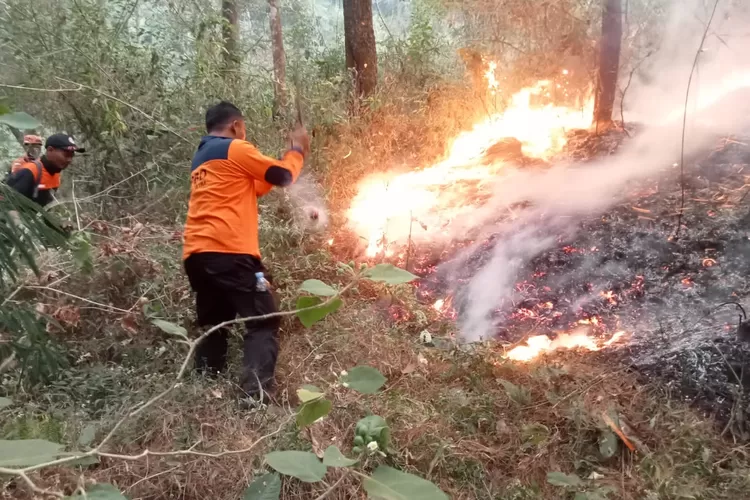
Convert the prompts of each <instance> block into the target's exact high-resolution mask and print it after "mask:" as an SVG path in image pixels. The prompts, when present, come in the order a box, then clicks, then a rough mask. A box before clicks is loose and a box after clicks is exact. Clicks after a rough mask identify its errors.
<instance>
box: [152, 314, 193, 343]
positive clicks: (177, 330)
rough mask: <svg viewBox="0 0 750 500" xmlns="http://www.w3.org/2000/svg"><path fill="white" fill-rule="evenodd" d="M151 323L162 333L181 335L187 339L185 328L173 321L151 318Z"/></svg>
mask: <svg viewBox="0 0 750 500" xmlns="http://www.w3.org/2000/svg"><path fill="white" fill-rule="evenodd" d="M151 323H152V324H153V325H154V326H156V327H158V328H159V329H160V330H161V331H163V332H164V333H168V334H170V335H174V336H176V337H182V338H183V339H185V340H187V339H188V336H187V330H185V329H184V328H183V327H181V326H180V325H175V324H174V323H170V322H169V321H164V320H161V319H152V320H151Z"/></svg>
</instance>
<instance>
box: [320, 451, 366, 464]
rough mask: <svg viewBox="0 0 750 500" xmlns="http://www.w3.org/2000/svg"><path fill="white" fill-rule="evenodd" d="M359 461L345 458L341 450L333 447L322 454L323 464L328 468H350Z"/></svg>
mask: <svg viewBox="0 0 750 500" xmlns="http://www.w3.org/2000/svg"><path fill="white" fill-rule="evenodd" d="M358 461H359V460H355V459H351V458H347V457H345V456H344V454H343V453H341V450H339V449H338V448H336V447H335V446H329V447H328V448H326V451H325V452H324V453H323V464H325V465H327V466H328V467H351V466H352V465H354V464H356V463H357V462H358Z"/></svg>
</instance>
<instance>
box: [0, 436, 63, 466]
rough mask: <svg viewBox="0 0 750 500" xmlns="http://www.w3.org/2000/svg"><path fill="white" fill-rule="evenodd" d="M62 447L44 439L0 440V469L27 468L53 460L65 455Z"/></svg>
mask: <svg viewBox="0 0 750 500" xmlns="http://www.w3.org/2000/svg"><path fill="white" fill-rule="evenodd" d="M62 449H63V445H61V444H57V443H51V442H49V441H46V440H44V439H20V440H13V441H9V440H6V439H3V440H0V467H28V466H31V465H39V464H43V463H45V462H49V461H51V460H54V459H56V458H58V457H60V456H62V455H64V454H65V453H64V452H63V451H62Z"/></svg>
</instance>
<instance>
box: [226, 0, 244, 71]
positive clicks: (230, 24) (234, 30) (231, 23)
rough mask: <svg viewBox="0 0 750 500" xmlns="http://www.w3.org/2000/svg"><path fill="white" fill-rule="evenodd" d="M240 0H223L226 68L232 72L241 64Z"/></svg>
mask: <svg viewBox="0 0 750 500" xmlns="http://www.w3.org/2000/svg"><path fill="white" fill-rule="evenodd" d="M237 1H238V0H222V2H221V15H222V16H223V17H224V28H223V30H222V35H223V38H224V66H225V69H226V70H232V69H234V68H235V67H236V66H237V65H238V64H239V56H238V55H237V39H238V38H239V32H240V28H239V13H238V9H237Z"/></svg>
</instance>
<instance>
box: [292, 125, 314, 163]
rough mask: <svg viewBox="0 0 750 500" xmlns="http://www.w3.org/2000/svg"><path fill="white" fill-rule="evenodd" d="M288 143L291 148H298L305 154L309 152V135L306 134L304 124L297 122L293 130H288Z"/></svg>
mask: <svg viewBox="0 0 750 500" xmlns="http://www.w3.org/2000/svg"><path fill="white" fill-rule="evenodd" d="M289 143H290V147H292V148H295V147H296V148H300V149H301V150H302V154H304V155H305V156H307V155H308V154H309V153H310V136H309V135H307V129H306V128H305V126H304V125H300V124H298V125H297V126H296V127H294V130H292V131H291V132H289Z"/></svg>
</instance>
